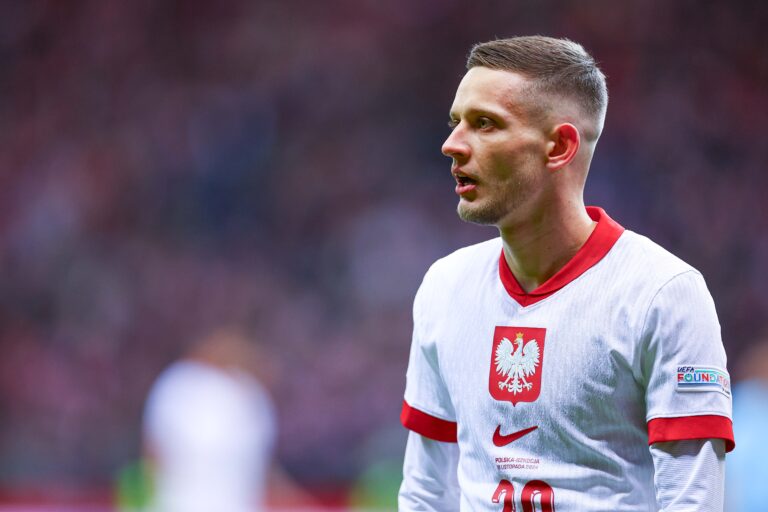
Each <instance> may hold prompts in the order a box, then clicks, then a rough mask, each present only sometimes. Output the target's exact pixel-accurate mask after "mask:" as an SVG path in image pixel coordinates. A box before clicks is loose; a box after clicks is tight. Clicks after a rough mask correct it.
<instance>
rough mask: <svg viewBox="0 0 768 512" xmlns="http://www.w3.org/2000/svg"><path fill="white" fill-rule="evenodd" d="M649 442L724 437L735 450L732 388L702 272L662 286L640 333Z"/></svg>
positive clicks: (718, 327)
mask: <svg viewBox="0 0 768 512" xmlns="http://www.w3.org/2000/svg"><path fill="white" fill-rule="evenodd" d="M642 340H643V348H644V354H643V356H642V357H643V364H642V371H643V377H644V381H645V383H646V407H647V416H646V420H647V421H648V441H649V444H651V443H656V442H666V441H680V440H689V439H711V438H715V439H723V440H724V441H725V443H726V449H727V451H730V450H732V449H733V447H734V439H733V426H732V421H731V387H730V377H729V376H728V372H727V370H726V356H725V350H724V348H723V343H722V339H721V334H720V324H719V322H718V320H717V313H716V311H715V305H714V302H713V301H712V297H711V296H710V294H709V291H708V290H707V287H706V285H705V283H704V279H703V278H702V277H701V274H699V273H698V272H696V271H694V270H690V271H687V272H684V273H682V274H679V275H677V276H675V277H673V278H672V279H671V280H669V281H668V282H667V283H666V284H664V285H663V286H662V287H661V289H660V290H659V291H658V292H657V293H656V295H655V297H654V298H653V300H652V301H651V304H650V307H649V309H648V311H647V313H646V318H645V324H644V327H643V332H642Z"/></svg>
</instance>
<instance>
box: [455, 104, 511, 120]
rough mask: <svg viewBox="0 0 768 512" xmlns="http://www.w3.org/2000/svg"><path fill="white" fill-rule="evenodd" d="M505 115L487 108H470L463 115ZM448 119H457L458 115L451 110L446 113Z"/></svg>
mask: <svg viewBox="0 0 768 512" xmlns="http://www.w3.org/2000/svg"><path fill="white" fill-rule="evenodd" d="M505 114H507V113H506V112H499V111H497V110H493V109H489V108H483V107H471V108H468V109H467V111H466V112H465V115H467V116H490V117H504V115H505ZM448 117H449V118H451V119H456V118H458V117H459V115H458V113H457V112H456V111H455V110H451V111H450V112H449V113H448Z"/></svg>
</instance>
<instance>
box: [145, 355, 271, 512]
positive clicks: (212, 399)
mask: <svg viewBox="0 0 768 512" xmlns="http://www.w3.org/2000/svg"><path fill="white" fill-rule="evenodd" d="M144 435H145V439H146V442H147V443H148V445H149V446H150V448H151V450H152V452H153V458H154V462H155V464H156V482H155V486H156V488H155V493H156V499H155V503H154V506H155V507H154V509H153V510H157V511H158V512H159V511H162V512H204V511H205V512H210V511H212V510H227V511H231V512H254V511H258V510H262V507H263V498H264V484H265V478H266V475H267V471H268V468H269V463H270V459H271V452H272V448H273V444H274V440H275V435H276V429H275V414H274V411H273V407H272V402H271V400H270V399H269V397H268V395H267V393H266V392H265V390H264V389H263V388H262V386H261V385H260V384H259V383H258V382H257V381H256V380H255V379H253V378H251V377H249V376H247V375H246V374H244V373H239V372H235V371H224V370H222V369H220V368H216V367H213V366H209V365H206V364H200V363H196V362H191V361H184V362H178V363H175V364H173V365H172V366H171V367H169V368H168V369H166V370H165V371H164V372H163V373H162V374H161V375H160V377H159V378H158V380H157V381H156V383H155V384H154V386H153V388H152V390H151V391H150V395H149V397H148V399H147V405H146V408H145V416H144Z"/></svg>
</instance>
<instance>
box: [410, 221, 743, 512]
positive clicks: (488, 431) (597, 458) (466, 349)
mask: <svg viewBox="0 0 768 512" xmlns="http://www.w3.org/2000/svg"><path fill="white" fill-rule="evenodd" d="M501 247H502V245H501V240H500V239H498V238H497V239H493V240H489V241H487V242H484V243H481V244H477V245H474V246H470V247H467V248H464V249H460V250H459V251H456V252H455V253H453V254H452V255H450V256H448V257H446V258H443V259H441V260H439V261H437V262H436V263H435V264H434V265H433V266H432V267H431V268H430V270H429V271H428V272H427V275H426V276H425V278H424V281H423V283H422V285H421V287H420V289H419V291H418V293H417V295H416V300H415V303H414V335H413V341H412V346H411V355H410V359H409V366H408V373H407V380H406V391H405V401H406V403H407V404H408V406H410V407H412V408H414V409H416V410H418V411H421V412H423V413H426V414H428V415H430V416H432V417H434V418H438V419H442V420H447V421H450V422H456V424H457V437H458V451H459V462H458V482H459V486H460V491H461V497H460V501H461V510H462V511H470V510H472V511H500V510H502V505H500V504H499V502H498V499H499V496H500V495H502V494H503V493H506V494H507V495H514V502H515V503H516V504H517V507H521V506H522V505H521V504H522V502H523V501H526V500H527V501H531V500H533V501H532V502H531V503H535V504H536V506H541V502H542V500H544V501H547V500H551V501H553V502H554V505H555V508H556V510H558V511H564V510H569V511H585V510H589V511H592V512H598V511H612V512H616V511H627V512H629V511H649V510H657V503H656V495H655V492H654V464H653V459H652V456H651V453H650V451H649V448H648V442H649V438H648V425H647V422H648V421H649V420H652V419H657V418H695V417H701V416H709V415H713V416H715V417H720V418H721V419H723V422H724V423H727V424H728V425H730V423H729V421H730V417H731V402H730V395H729V394H728V393H726V392H718V391H717V390H707V391H700V392H685V393H684V392H680V391H678V386H677V382H676V379H677V370H678V368H677V365H682V364H685V365H693V366H696V367H716V368H720V369H722V370H724V369H725V368H726V357H725V352H724V350H723V346H722V341H721V338H720V327H719V323H718V321H717V316H716V313H715V309H714V305H713V303H712V299H711V297H710V295H709V292H708V291H707V289H706V286H705V284H704V281H703V278H702V277H701V275H700V274H699V273H698V272H697V271H696V270H695V269H693V268H692V267H690V266H689V265H687V264H686V263H684V262H683V261H681V260H679V259H678V258H676V257H675V256H673V255H671V254H670V253H668V252H666V251H665V250H663V249H662V248H660V247H659V246H658V245H656V244H654V243H653V242H651V241H650V240H648V239H647V238H645V237H642V236H640V235H637V234H635V233H632V232H629V231H624V232H623V234H621V236H620V237H619V238H618V240H617V241H616V243H615V244H614V245H613V247H612V248H611V249H610V251H608V253H607V254H606V255H605V256H604V257H603V258H602V259H600V260H599V261H598V262H597V263H596V264H594V265H593V266H591V268H589V269H588V270H586V271H585V272H584V273H583V274H581V275H580V276H579V277H576V278H575V279H574V280H572V281H571V282H569V283H568V284H567V285H565V286H564V287H562V288H560V289H559V290H558V291H556V292H554V293H553V294H551V295H549V296H547V297H546V298H544V299H543V300H540V301H538V302H534V303H532V304H530V305H528V306H525V307H524V306H522V305H521V304H520V303H518V302H517V301H515V300H514V299H513V298H512V297H511V296H510V294H509V293H508V292H507V290H506V289H505V287H504V285H503V283H502V282H501V279H500V274H499V257H500V254H501ZM518 331H519V332H520V335H521V336H520V337H519V338H518V337H517V336H518V335H517V334H516V333H517V332H518ZM502 336H503V337H506V338H507V339H508V340H509V341H510V342H511V343H508V344H507V345H506V346H507V347H509V346H511V347H518V348H519V353H516V354H514V356H513V355H511V354H510V358H509V359H508V360H509V361H512V359H513V357H518V358H520V357H525V350H526V349H528V345H529V344H530V345H532V342H533V341H534V338H536V339H535V341H536V344H537V345H538V349H539V361H538V363H537V364H535V365H534V366H535V367H534V370H533V372H531V373H529V374H525V373H520V374H519V378H517V377H515V378H513V377H514V376H513V375H512V374H507V375H506V376H505V375H501V376H499V374H498V366H496V364H495V363H497V362H498V359H497V354H498V353H499V352H498V351H500V349H499V346H500V344H499V338H500V337H502ZM501 343H504V342H503V341H502V342H501ZM524 345H525V348H524ZM501 352H503V350H502V351H501ZM530 352H531V351H529V355H530ZM521 354H522V356H521ZM521 360H522V359H517V360H516V361H521ZM510 364H511V363H510ZM529 370H530V368H529ZM537 379H538V380H537ZM505 386H506V387H505ZM497 388H498V389H497ZM501 388H503V389H502V390H501V391H499V389H501ZM493 393H495V394H496V395H497V396H492V394H493ZM536 393H538V394H536ZM504 394H506V395H508V396H509V398H503V397H502V398H501V399H500V398H498V396H502V395H504ZM523 396H526V397H527V398H526V399H519V398H520V397H523ZM693 421H695V419H694V420H693ZM532 427H536V428H535V429H533V430H532V431H527V432H526V433H524V434H521V435H520V437H519V438H517V439H514V441H508V442H505V441H504V440H503V439H502V440H501V441H502V442H501V444H500V445H497V444H496V443H495V441H496V439H495V437H496V435H495V434H500V435H501V436H504V435H510V434H512V433H515V432H521V431H526V430H527V429H531V428H532ZM713 437H717V436H713ZM420 459H423V458H422V457H419V458H417V460H420ZM422 469H423V468H422ZM415 472H416V470H413V469H412V468H411V470H410V474H414V473H415ZM408 475H409V473H407V474H406V475H405V478H406V480H407V479H408V478H409V476H408ZM541 482H543V484H542V483H541ZM718 482H719V483H715V484H713V485H714V486H715V487H717V486H718V485H722V482H721V480H718ZM663 485H664V484H663V483H662V484H661V486H662V487H663ZM415 487H416V484H412V483H411V482H408V481H406V482H404V483H403V489H404V490H405V491H406V496H401V504H402V503H408V502H409V501H408V500H409V499H411V497H410V496H407V493H408V491H409V490H410V489H415ZM549 488H551V491H550V490H549ZM500 493H501V494H500ZM523 497H525V499H523ZM494 500H495V501H494ZM402 510H410V509H409V508H407V507H406V508H402ZM414 510H421V509H418V508H417V509H414Z"/></svg>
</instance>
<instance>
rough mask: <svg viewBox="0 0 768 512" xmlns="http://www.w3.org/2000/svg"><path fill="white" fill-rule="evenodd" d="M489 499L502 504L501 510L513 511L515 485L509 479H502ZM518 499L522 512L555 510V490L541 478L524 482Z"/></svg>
mask: <svg viewBox="0 0 768 512" xmlns="http://www.w3.org/2000/svg"><path fill="white" fill-rule="evenodd" d="M502 496H503V501H502ZM491 500H492V501H493V502H494V503H503V504H504V508H503V509H502V512H515V511H516V509H515V486H514V485H512V482H510V481H509V480H502V481H501V482H499V485H498V487H496V492H494V493H493V498H491ZM520 501H521V503H522V505H523V512H555V491H553V490H552V487H550V486H549V484H548V483H547V482H544V481H542V480H531V481H530V482H528V483H527V484H525V486H523V492H522V494H521V495H520ZM537 502H538V504H537Z"/></svg>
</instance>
